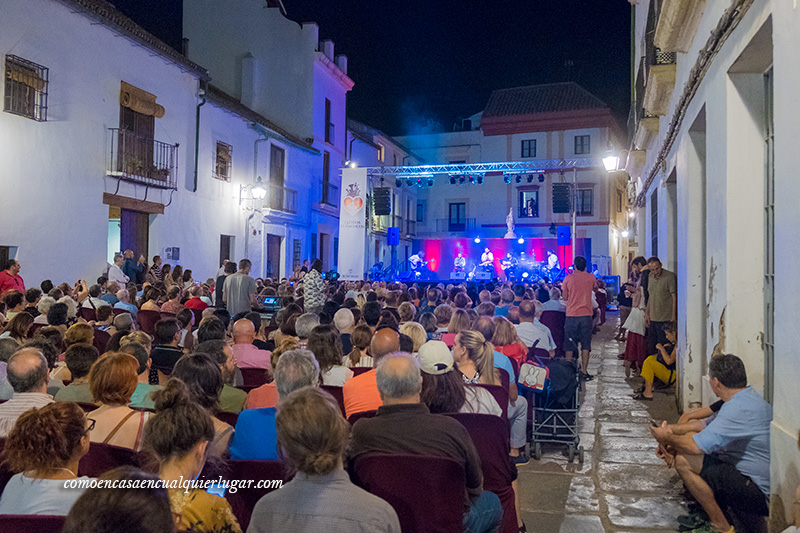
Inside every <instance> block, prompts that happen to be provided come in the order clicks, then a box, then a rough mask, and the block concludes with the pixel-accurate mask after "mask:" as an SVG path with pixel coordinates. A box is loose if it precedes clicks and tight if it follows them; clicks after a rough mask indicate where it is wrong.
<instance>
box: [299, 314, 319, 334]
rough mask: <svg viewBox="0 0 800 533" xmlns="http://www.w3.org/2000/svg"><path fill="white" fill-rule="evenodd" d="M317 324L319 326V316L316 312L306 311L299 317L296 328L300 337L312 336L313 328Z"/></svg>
mask: <svg viewBox="0 0 800 533" xmlns="http://www.w3.org/2000/svg"><path fill="white" fill-rule="evenodd" d="M317 326H319V316H318V315H315V314H314V313H304V314H302V315H300V316H299V317H297V322H295V325H294V330H295V331H296V332H297V336H298V337H300V338H301V339H307V338H308V337H309V336H311V330H313V329H314V328H315V327H317Z"/></svg>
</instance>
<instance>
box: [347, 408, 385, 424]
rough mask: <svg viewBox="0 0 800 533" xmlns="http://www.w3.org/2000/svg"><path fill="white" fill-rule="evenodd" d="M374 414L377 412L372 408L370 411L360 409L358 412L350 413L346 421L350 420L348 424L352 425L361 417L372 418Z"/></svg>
mask: <svg viewBox="0 0 800 533" xmlns="http://www.w3.org/2000/svg"><path fill="white" fill-rule="evenodd" d="M376 414H378V411H377V410H375V409H373V410H372V411H361V412H359V413H353V414H352V415H350V416H349V417H348V419H347V421H348V422H350V425H351V426H352V425H353V424H355V423H356V422H358V421H359V420H361V419H362V418H372V417H374V416H375V415H376Z"/></svg>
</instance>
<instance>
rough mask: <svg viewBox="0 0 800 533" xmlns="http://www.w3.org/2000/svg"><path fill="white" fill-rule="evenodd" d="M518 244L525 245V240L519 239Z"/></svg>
mask: <svg viewBox="0 0 800 533" xmlns="http://www.w3.org/2000/svg"><path fill="white" fill-rule="evenodd" d="M517 242H518V243H520V244H525V239H523V238H522V237H520V238H519V239H517Z"/></svg>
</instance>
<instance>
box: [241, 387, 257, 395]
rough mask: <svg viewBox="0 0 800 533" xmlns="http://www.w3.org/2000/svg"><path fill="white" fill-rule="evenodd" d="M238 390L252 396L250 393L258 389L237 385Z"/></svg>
mask: <svg viewBox="0 0 800 533" xmlns="http://www.w3.org/2000/svg"><path fill="white" fill-rule="evenodd" d="M236 388H237V389H239V390H243V391H245V392H246V393H247V394H250V391H251V390H253V389H257V388H258V387H252V386H247V385H237V386H236Z"/></svg>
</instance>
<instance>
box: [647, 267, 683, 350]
mask: <svg viewBox="0 0 800 533" xmlns="http://www.w3.org/2000/svg"><path fill="white" fill-rule="evenodd" d="M647 268H648V269H649V270H650V275H649V276H648V283H647V289H648V292H649V293H650V298H649V299H648V300H647V307H645V310H644V324H645V326H647V328H648V329H647V355H654V354H656V353H658V352H657V351H656V345H657V344H666V343H667V342H668V341H667V337H666V335H665V334H664V326H665V325H666V324H667V322H677V321H678V281H677V278H676V277H675V273H674V272H670V271H669V270H665V269H664V268H662V266H661V261H660V260H659V259H658V257H656V256H653V257H651V258H650V259H648V260H647Z"/></svg>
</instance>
